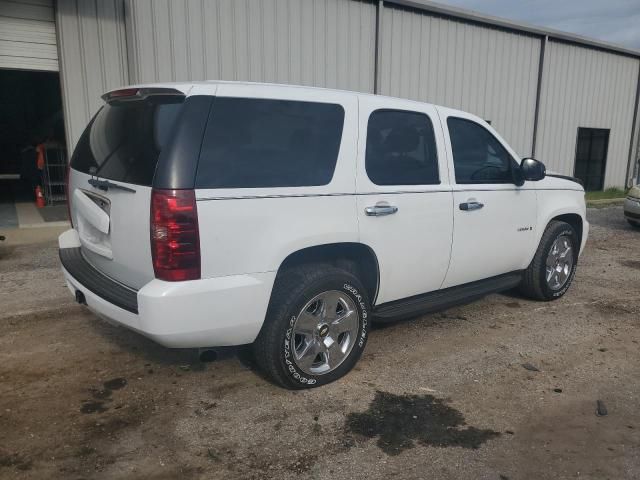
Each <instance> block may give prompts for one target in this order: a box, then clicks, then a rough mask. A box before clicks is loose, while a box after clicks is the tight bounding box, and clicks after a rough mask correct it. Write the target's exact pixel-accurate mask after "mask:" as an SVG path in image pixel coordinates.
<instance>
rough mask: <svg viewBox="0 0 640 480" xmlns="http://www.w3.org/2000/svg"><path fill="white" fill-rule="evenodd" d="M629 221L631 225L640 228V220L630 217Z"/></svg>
mask: <svg viewBox="0 0 640 480" xmlns="http://www.w3.org/2000/svg"><path fill="white" fill-rule="evenodd" d="M627 222H629V225H631V226H632V227H633V228H640V222H636V221H635V220H630V219H628V218H627Z"/></svg>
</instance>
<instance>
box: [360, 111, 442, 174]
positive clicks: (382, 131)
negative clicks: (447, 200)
mask: <svg viewBox="0 0 640 480" xmlns="http://www.w3.org/2000/svg"><path fill="white" fill-rule="evenodd" d="M365 168H366V170H367V175H368V176H369V179H370V180H371V181H372V182H373V183H375V184H376V185H435V184H438V183H440V177H439V175H438V156H437V151H436V141H435V135H434V133H433V125H432V123H431V120H430V119H429V117H428V116H427V115H425V114H424V113H417V112H408V111H403V110H386V109H385V110H376V111H375V112H373V113H372V114H371V116H370V117H369V124H368V126H367V150H366V155H365Z"/></svg>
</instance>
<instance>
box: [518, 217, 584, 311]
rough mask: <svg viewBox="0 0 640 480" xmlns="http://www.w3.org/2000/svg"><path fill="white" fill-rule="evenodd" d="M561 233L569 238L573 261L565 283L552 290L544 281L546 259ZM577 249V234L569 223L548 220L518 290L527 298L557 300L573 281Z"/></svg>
mask: <svg viewBox="0 0 640 480" xmlns="http://www.w3.org/2000/svg"><path fill="white" fill-rule="evenodd" d="M561 235H566V236H568V237H569V238H570V240H571V247H572V249H573V258H574V261H573V266H572V268H571V272H570V273H569V276H568V278H567V280H566V283H565V284H564V285H563V286H562V288H560V289H558V290H553V289H552V288H550V287H549V285H548V284H547V281H546V261H547V255H548V254H549V251H550V249H551V247H552V246H553V243H554V242H555V241H556V239H557V238H558V237H560V236H561ZM579 250H580V244H579V242H578V235H577V234H576V231H575V230H574V228H573V227H572V226H571V225H569V224H568V223H566V222H561V221H558V220H552V221H551V222H549V225H547V228H546V229H545V231H544V233H543V234H542V238H541V239H540V244H539V245H538V250H537V251H536V254H535V255H534V257H533V260H532V261H531V264H529V267H527V269H526V270H525V272H524V276H523V279H522V283H521V284H520V292H521V293H522V294H523V295H525V296H527V297H529V298H532V299H534V300H542V301H550V300H557V299H558V298H560V297H562V296H563V295H564V294H565V293H566V292H567V290H568V289H569V286H570V285H571V282H572V281H573V277H574V276H575V274H576V267H577V265H578V252H579Z"/></svg>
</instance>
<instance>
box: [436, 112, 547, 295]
mask: <svg viewBox="0 0 640 480" xmlns="http://www.w3.org/2000/svg"><path fill="white" fill-rule="evenodd" d="M438 109H439V110H440V113H441V116H442V123H443V127H444V129H445V131H446V132H447V133H448V135H447V138H446V139H447V144H448V150H449V152H451V156H450V159H449V161H450V164H449V165H450V170H451V172H452V175H451V176H452V179H451V181H452V183H453V184H454V194H453V195H454V202H453V212H454V217H453V218H454V233H453V247H452V251H451V264H450V266H449V271H448V273H447V277H446V280H445V282H444V284H443V288H446V287H452V286H455V285H461V284H464V283H469V282H474V281H477V280H482V279H485V278H489V277H493V276H497V275H501V274H504V273H509V272H513V271H516V270H522V269H525V268H526V267H527V265H528V262H529V260H530V259H531V252H532V251H533V250H534V242H535V236H536V235H535V229H536V217H537V197H536V192H535V190H534V188H533V187H532V184H531V182H525V183H524V185H522V186H516V185H515V183H514V176H513V169H514V168H517V165H518V163H517V161H516V160H515V158H517V157H516V156H515V153H513V152H511V151H510V149H509V148H508V146H507V145H506V143H504V142H503V141H502V140H501V139H499V138H498V137H497V135H496V134H495V132H493V131H492V130H491V129H490V128H491V127H489V125H487V124H485V123H484V122H482V121H481V120H478V119H477V118H475V117H473V116H471V115H467V114H465V113H463V112H456V111H450V110H447V109H444V108H440V107H438Z"/></svg>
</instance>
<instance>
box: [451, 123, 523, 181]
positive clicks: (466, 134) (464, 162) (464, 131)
mask: <svg viewBox="0 0 640 480" xmlns="http://www.w3.org/2000/svg"><path fill="white" fill-rule="evenodd" d="M447 125H448V127H449V135H450V137H451V149H452V150H453V164H454V168H455V171H456V183H513V177H512V174H511V164H512V162H513V161H514V160H512V157H511V155H509V152H507V151H506V150H505V148H504V147H503V146H502V144H501V143H500V142H499V141H498V140H497V139H496V138H495V137H494V136H493V135H492V134H491V132H489V130H487V129H486V128H484V127H483V126H481V125H478V124H477V123H475V122H472V121H470V120H464V119H462V118H455V117H449V118H448V119H447Z"/></svg>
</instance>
